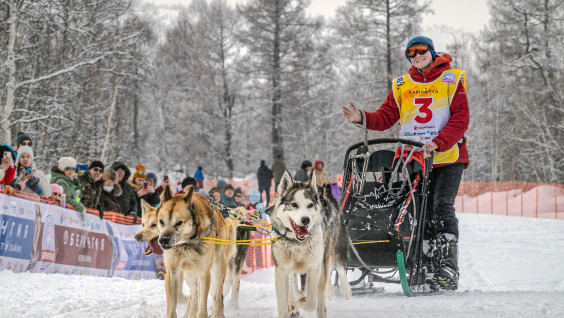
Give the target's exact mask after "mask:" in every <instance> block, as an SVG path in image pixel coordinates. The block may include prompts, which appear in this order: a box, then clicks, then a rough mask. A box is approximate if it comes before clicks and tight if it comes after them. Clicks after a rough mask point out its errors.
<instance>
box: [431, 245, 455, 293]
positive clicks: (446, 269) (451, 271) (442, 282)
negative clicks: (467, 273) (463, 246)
mask: <svg viewBox="0 0 564 318" xmlns="http://www.w3.org/2000/svg"><path fill="white" fill-rule="evenodd" d="M436 244H437V250H438V253H439V254H440V258H439V264H438V268H436V269H435V274H434V275H433V282H434V283H435V284H436V286H437V287H439V288H440V289H446V290H456V289H457V288H458V277H459V273H458V240H457V238H456V236H454V235H452V234H440V235H438V236H437V238H436Z"/></svg>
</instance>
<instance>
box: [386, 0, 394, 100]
mask: <svg viewBox="0 0 564 318" xmlns="http://www.w3.org/2000/svg"><path fill="white" fill-rule="evenodd" d="M390 15H391V13H390V0H386V79H387V80H388V92H389V91H391V90H392V80H393V77H392V43H391V42H392V38H391V34H390V33H391V31H392V30H391V28H392V26H391V25H390Z"/></svg>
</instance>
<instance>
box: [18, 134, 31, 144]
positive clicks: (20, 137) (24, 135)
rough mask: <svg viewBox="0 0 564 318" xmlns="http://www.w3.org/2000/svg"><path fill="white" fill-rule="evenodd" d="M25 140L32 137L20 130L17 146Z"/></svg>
mask: <svg viewBox="0 0 564 318" xmlns="http://www.w3.org/2000/svg"><path fill="white" fill-rule="evenodd" d="M25 140H29V141H31V138H29V136H28V135H26V134H25V133H23V132H19V133H18V136H17V137H16V146H18V147H19V146H20V144H21V143H22V142H23V141H25Z"/></svg>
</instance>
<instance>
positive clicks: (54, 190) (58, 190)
mask: <svg viewBox="0 0 564 318" xmlns="http://www.w3.org/2000/svg"><path fill="white" fill-rule="evenodd" d="M50 186H51V191H52V193H53V194H55V193H57V194H63V187H61V186H60V185H58V184H56V183H51V184H50Z"/></svg>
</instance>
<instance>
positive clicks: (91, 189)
mask: <svg viewBox="0 0 564 318" xmlns="http://www.w3.org/2000/svg"><path fill="white" fill-rule="evenodd" d="M103 173H104V164H103V163H102V162H101V161H98V160H94V161H92V162H91V163H90V165H89V166H88V171H86V172H84V173H82V174H80V175H79V176H78V181H80V189H81V195H82V197H81V201H80V202H82V204H84V206H85V207H87V208H90V209H97V208H98V202H99V201H100V194H101V193H102V185H103V184H104V181H103V180H102V174H103Z"/></svg>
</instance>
